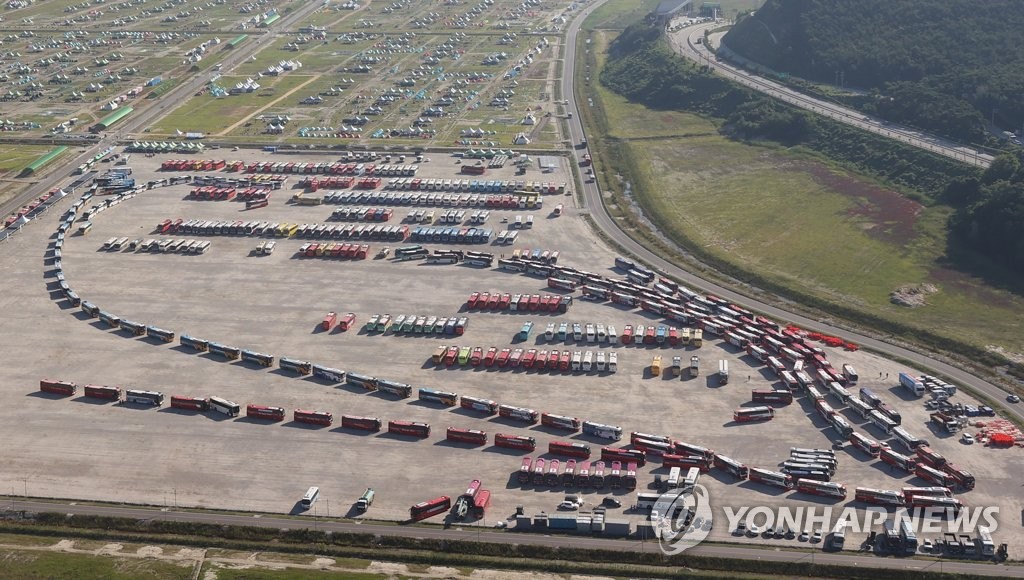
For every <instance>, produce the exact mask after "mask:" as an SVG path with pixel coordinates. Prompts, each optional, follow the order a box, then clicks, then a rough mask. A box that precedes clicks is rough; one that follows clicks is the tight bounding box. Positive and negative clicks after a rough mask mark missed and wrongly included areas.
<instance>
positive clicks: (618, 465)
mask: <svg viewBox="0 0 1024 580" xmlns="http://www.w3.org/2000/svg"><path fill="white" fill-rule="evenodd" d="M636 470H637V464H636V463H624V462H622V461H603V460H602V461H594V462H591V461H585V460H579V461H577V460H576V459H569V460H566V461H565V462H564V463H563V462H562V461H561V460H559V459H553V458H548V459H545V458H543V457H538V458H536V459H531V458H529V457H524V458H523V462H522V464H520V466H519V475H518V479H519V483H520V484H522V485H523V486H526V485H528V484H533V485H534V486H542V485H543V486H546V487H564V488H587V487H589V488H592V489H596V490H600V489H604V488H605V487H610V488H611V489H627V490H633V489H636V483H637V481H636Z"/></svg>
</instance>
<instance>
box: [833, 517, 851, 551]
mask: <svg viewBox="0 0 1024 580" xmlns="http://www.w3.org/2000/svg"><path fill="white" fill-rule="evenodd" d="M846 524H847V521H846V520H840V521H839V522H837V523H836V527H835V529H833V530H832V538H831V539H830V540H829V545H830V546H831V547H832V549H833V550H835V551H839V550H842V549H843V545H844V544H845V543H846Z"/></svg>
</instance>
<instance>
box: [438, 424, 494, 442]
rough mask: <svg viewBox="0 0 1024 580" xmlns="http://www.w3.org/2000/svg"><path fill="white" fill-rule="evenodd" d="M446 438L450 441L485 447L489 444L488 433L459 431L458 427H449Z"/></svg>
mask: <svg viewBox="0 0 1024 580" xmlns="http://www.w3.org/2000/svg"><path fill="white" fill-rule="evenodd" d="M445 438H446V439H447V440H448V441H457V442H459V443H472V444H473V445H483V444H485V443H487V433H485V432H484V431H480V430H479V429H458V428H456V427H449V428H448V431H447V434H446V437H445Z"/></svg>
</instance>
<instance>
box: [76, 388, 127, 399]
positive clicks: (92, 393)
mask: <svg viewBox="0 0 1024 580" xmlns="http://www.w3.org/2000/svg"><path fill="white" fill-rule="evenodd" d="M85 396H86V397H92V398H94V399H107V400H110V401H117V400H119V399H120V398H121V387H108V386H106V385H85Z"/></svg>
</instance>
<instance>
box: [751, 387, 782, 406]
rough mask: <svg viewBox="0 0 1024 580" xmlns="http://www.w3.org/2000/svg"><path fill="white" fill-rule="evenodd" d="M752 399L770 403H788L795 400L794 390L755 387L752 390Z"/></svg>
mask: <svg viewBox="0 0 1024 580" xmlns="http://www.w3.org/2000/svg"><path fill="white" fill-rule="evenodd" d="M750 400H751V401H753V402H755V403H768V404H769V405H773V404H774V405H788V404H790V403H792V402H793V391H777V390H775V389H754V390H752V391H750Z"/></svg>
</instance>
